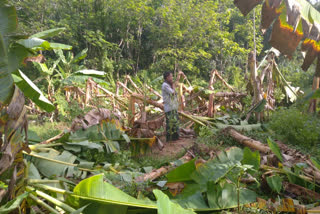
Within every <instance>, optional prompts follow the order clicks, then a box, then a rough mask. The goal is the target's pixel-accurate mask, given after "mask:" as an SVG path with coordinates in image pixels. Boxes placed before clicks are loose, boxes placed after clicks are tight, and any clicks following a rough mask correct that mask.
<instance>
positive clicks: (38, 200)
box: [29, 194, 60, 214]
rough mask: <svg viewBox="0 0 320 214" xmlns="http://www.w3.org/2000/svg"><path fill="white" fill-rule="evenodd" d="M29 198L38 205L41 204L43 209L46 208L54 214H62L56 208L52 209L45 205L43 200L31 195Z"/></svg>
mask: <svg viewBox="0 0 320 214" xmlns="http://www.w3.org/2000/svg"><path fill="white" fill-rule="evenodd" d="M29 197H30V198H31V199H32V200H33V201H35V202H36V203H37V204H39V205H40V206H42V207H43V208H45V209H46V210H48V211H49V212H50V213H54V214H60V213H59V212H58V211H57V210H55V209H54V208H52V207H50V206H49V205H48V204H46V203H44V202H43V201H42V200H40V199H39V198H38V197H36V196H34V195H32V194H29Z"/></svg>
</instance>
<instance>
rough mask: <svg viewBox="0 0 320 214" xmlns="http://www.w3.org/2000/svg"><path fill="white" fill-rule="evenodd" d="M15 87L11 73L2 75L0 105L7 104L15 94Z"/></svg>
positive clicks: (0, 78)
mask: <svg viewBox="0 0 320 214" xmlns="http://www.w3.org/2000/svg"><path fill="white" fill-rule="evenodd" d="M0 69H1V68H0ZM0 74H1V71H0ZM13 88H14V87H13V78H12V76H11V75H10V74H5V75H4V76H1V77H0V105H2V104H6V103H8V102H9V101H10V98H11V96H12V94H13Z"/></svg>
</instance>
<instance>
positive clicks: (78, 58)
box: [71, 48, 88, 63]
mask: <svg viewBox="0 0 320 214" xmlns="http://www.w3.org/2000/svg"><path fill="white" fill-rule="evenodd" d="M87 52H88V48H86V49H83V50H82V51H81V52H80V53H78V54H77V55H76V56H75V57H74V59H73V60H72V62H71V63H77V62H79V61H81V60H83V59H84V58H86V57H87Z"/></svg>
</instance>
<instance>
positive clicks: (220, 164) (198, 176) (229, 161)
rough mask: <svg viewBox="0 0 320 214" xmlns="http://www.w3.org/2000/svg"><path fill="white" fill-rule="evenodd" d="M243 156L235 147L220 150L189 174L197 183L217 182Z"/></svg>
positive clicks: (238, 162)
mask: <svg viewBox="0 0 320 214" xmlns="http://www.w3.org/2000/svg"><path fill="white" fill-rule="evenodd" d="M242 158H243V152H242V150H241V149H239V148H237V147H232V148H231V149H229V150H226V151H223V152H221V153H220V154H219V155H218V156H217V157H216V158H215V159H213V160H211V161H208V162H206V163H204V164H202V165H200V166H199V167H197V169H196V170H195V171H194V172H193V173H192V174H191V175H190V177H191V178H192V179H193V180H194V181H196V182H197V183H198V184H206V183H207V182H208V181H213V182H215V183H216V182H218V181H219V180H220V179H221V178H223V177H225V176H226V175H227V174H228V173H229V172H230V171H231V170H232V169H233V168H234V167H235V166H236V165H237V164H240V161H241V160H242Z"/></svg>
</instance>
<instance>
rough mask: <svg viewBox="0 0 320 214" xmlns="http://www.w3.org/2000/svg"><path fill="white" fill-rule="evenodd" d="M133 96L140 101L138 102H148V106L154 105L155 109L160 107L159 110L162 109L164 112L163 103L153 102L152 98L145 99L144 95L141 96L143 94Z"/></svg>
mask: <svg viewBox="0 0 320 214" xmlns="http://www.w3.org/2000/svg"><path fill="white" fill-rule="evenodd" d="M131 96H132V97H134V98H136V99H138V100H141V101H144V102H146V103H148V104H150V105H153V106H155V107H158V108H160V109H162V110H163V109H164V107H163V104H162V103H158V102H156V101H153V100H151V99H150V98H148V97H145V96H143V95H141V94H137V93H133V94H132V95H131Z"/></svg>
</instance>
